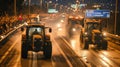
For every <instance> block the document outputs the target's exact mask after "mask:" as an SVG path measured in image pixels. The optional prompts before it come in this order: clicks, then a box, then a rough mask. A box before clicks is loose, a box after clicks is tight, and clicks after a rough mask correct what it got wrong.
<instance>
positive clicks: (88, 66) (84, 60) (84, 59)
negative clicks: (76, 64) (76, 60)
mask: <svg viewBox="0 0 120 67" xmlns="http://www.w3.org/2000/svg"><path fill="white" fill-rule="evenodd" d="M61 39H62V40H63V41H64V42H65V43H66V44H67V45H68V46H69V48H71V49H73V48H72V47H71V46H70V44H69V43H68V41H67V40H65V39H64V38H63V37H61ZM73 51H74V50H73ZM74 53H75V54H76V55H78V56H79V54H78V53H77V52H75V51H74ZM80 59H81V60H82V61H83V63H84V64H85V65H87V67H92V66H91V65H90V64H89V63H88V62H87V59H86V58H84V57H83V58H80Z"/></svg>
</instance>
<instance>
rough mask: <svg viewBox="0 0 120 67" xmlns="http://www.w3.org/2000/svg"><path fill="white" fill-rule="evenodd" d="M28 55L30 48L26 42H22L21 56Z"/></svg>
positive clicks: (25, 56)
mask: <svg viewBox="0 0 120 67" xmlns="http://www.w3.org/2000/svg"><path fill="white" fill-rule="evenodd" d="M27 56H28V48H27V46H26V45H25V44H22V47H21V57H22V58H24V59H25V58H27Z"/></svg>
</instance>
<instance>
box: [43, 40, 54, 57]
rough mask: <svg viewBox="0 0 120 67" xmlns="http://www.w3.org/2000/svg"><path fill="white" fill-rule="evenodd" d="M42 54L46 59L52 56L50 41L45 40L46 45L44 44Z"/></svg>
mask: <svg viewBox="0 0 120 67" xmlns="http://www.w3.org/2000/svg"><path fill="white" fill-rule="evenodd" d="M44 56H45V58H47V59H50V58H51V56H52V43H51V42H47V45H45V47H44Z"/></svg>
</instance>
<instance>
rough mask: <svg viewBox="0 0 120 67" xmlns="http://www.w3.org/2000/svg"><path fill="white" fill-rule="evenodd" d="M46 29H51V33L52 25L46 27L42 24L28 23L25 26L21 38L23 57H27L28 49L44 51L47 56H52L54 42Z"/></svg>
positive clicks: (50, 30)
mask: <svg viewBox="0 0 120 67" xmlns="http://www.w3.org/2000/svg"><path fill="white" fill-rule="evenodd" d="M46 29H48V30H47V31H49V33H50V32H52V29H51V28H50V27H45V26H44V25H42V24H28V25H27V26H25V28H24V32H23V34H22V39H21V40H22V43H21V44H22V45H21V57H22V58H27V56H28V51H34V52H39V51H43V54H44V56H45V58H48V59H50V58H51V56H52V42H51V40H50V35H48V34H46V32H47V31H46ZM22 31H23V29H22Z"/></svg>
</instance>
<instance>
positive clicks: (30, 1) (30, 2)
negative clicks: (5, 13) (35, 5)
mask: <svg viewBox="0 0 120 67" xmlns="http://www.w3.org/2000/svg"><path fill="white" fill-rule="evenodd" d="M30 3H31V0H29V3H28V11H29V15H30Z"/></svg>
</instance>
